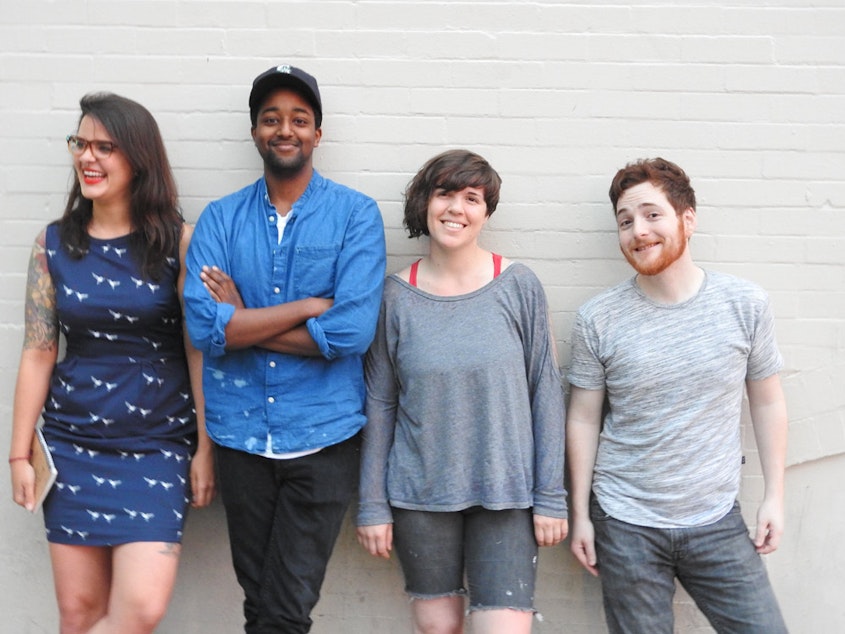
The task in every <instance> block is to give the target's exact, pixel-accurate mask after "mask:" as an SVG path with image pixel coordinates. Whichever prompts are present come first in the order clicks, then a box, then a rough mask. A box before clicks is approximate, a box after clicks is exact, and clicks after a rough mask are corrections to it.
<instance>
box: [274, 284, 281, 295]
mask: <svg viewBox="0 0 845 634" xmlns="http://www.w3.org/2000/svg"><path fill="white" fill-rule="evenodd" d="M273 292H274V293H275V294H276V295H278V294H279V293H281V292H282V291H281V290H280V289H279V287H278V286H276V287H275V288H274V289H273Z"/></svg>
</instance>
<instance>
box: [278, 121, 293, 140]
mask: <svg viewBox="0 0 845 634" xmlns="http://www.w3.org/2000/svg"><path fill="white" fill-rule="evenodd" d="M291 130H292V128H291V125H290V121H288V120H287V119H282V120H281V121H279V125H278V127H277V128H276V135H277V136H283V137H288V136H290V135H291Z"/></svg>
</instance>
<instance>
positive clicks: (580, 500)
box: [566, 421, 599, 517]
mask: <svg viewBox="0 0 845 634" xmlns="http://www.w3.org/2000/svg"><path fill="white" fill-rule="evenodd" d="M598 437H599V435H598V429H597V427H596V426H595V425H592V424H590V423H581V422H576V421H568V422H567V426H566V463H567V465H568V466H569V478H570V481H569V488H570V503H571V504H572V512H573V514H574V515H580V516H582V517H586V516H587V514H588V511H589V504H590V491H591V490H592V485H593V468H594V467H595V464H596V452H597V450H598Z"/></svg>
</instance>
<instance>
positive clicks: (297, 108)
mask: <svg viewBox="0 0 845 634" xmlns="http://www.w3.org/2000/svg"><path fill="white" fill-rule="evenodd" d="M291 110H293V111H294V112H303V113H305V114H307V115H308V116H312V114H311V112H310V111H309V110H308V108H305V107H303V106H294V107H293V108H291ZM279 111H281V108H279V107H278V106H267V107H266V108H263V109H262V110H261V111H260V112H259V113H258V116H259V117H260V116H261V115H263V114H266V113H268V112H279Z"/></svg>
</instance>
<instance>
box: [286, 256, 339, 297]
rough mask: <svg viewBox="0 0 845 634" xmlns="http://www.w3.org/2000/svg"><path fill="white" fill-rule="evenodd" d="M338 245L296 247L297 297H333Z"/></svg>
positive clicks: (294, 273) (295, 286) (295, 275)
mask: <svg viewBox="0 0 845 634" xmlns="http://www.w3.org/2000/svg"><path fill="white" fill-rule="evenodd" d="M339 253H340V246H339V245H324V246H298V247H296V248H295V258H294V270H293V279H294V288H295V289H296V295H297V297H333V296H334V289H335V278H336V276H337V258H338V255H339Z"/></svg>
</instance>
